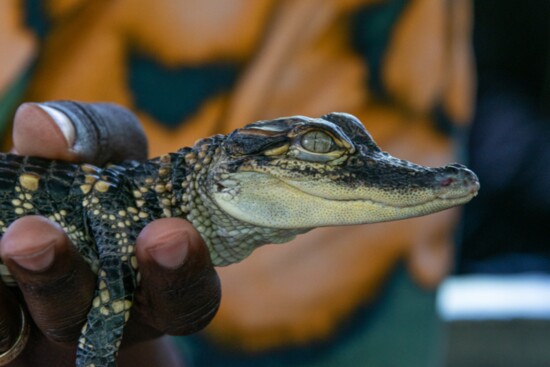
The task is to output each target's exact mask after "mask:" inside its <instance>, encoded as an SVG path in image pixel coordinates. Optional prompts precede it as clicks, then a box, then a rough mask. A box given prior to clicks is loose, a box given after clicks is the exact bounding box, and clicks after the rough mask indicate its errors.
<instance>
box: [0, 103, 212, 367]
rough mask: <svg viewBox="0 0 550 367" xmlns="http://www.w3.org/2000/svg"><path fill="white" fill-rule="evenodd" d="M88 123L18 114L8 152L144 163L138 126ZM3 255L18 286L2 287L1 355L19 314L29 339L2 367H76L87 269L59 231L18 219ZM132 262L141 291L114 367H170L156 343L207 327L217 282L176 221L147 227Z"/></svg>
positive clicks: (55, 114) (30, 107)
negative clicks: (137, 270)
mask: <svg viewBox="0 0 550 367" xmlns="http://www.w3.org/2000/svg"><path fill="white" fill-rule="evenodd" d="M52 106H55V105H52ZM88 106H90V105H88ZM96 106H97V105H96ZM73 109H74V108H73ZM77 111H78V110H77ZM98 111H99V115H100V116H99V117H101V114H102V111H101V110H99V109H96V112H98ZM104 115H105V114H104ZM75 116H76V117H75ZM89 116H90V117H91V118H90V117H88V116H84V115H71V118H72V120H75V119H76V120H78V121H77V123H76V124H73V123H71V121H70V120H68V119H67V118H66V117H67V115H64V114H60V113H59V111H56V110H52V109H51V108H48V107H46V108H44V106H43V105H42V107H40V106H39V105H37V104H25V105H23V106H21V107H20V109H19V110H18V112H17V114H16V117H15V120H14V145H15V151H16V152H17V153H18V154H22V155H34V156H41V157H45V158H50V159H63V160H69V161H75V162H80V161H87V162H90V163H95V164H104V163H105V162H107V161H112V162H116V161H120V160H123V159H140V160H142V159H145V158H146V155H147V153H146V148H145V146H146V142H145V138H144V137H143V132H142V130H141V128H140V127H139V124H138V123H137V122H136V121H135V119H133V118H130V117H129V116H125V115H124V114H123V115H119V116H116V119H112V121H109V122H108V123H104V122H103V121H98V119H97V118H96V117H97V114H93V115H89ZM91 123H93V124H95V125H94V126H95V128H92V125H90V124H91ZM79 124H80V125H79ZM128 124H130V126H129V125H128ZM83 125H84V126H83ZM98 126H99V127H98ZM98 132H99V133H98ZM121 137H122V138H121ZM103 138H106V140H104V139H103ZM0 255H1V256H2V259H3V261H4V263H5V265H6V266H7V267H8V269H9V270H10V272H11V274H12V276H13V278H14V279H15V280H16V282H17V285H18V288H9V287H7V286H5V285H4V284H2V283H1V282H0V355H1V354H2V353H3V352H5V351H7V350H8V349H10V348H11V347H12V346H13V343H14V342H15V339H16V338H17V336H18V335H19V333H20V331H21V321H20V318H19V312H20V310H19V307H20V306H19V305H23V307H24V308H25V309H26V310H27V315H30V317H29V316H27V319H28V320H29V321H30V326H31V332H30V338H29V341H28V343H27V344H26V347H25V348H24V349H23V351H22V352H21V354H20V355H19V357H17V358H16V359H15V360H14V361H13V362H12V363H11V364H9V365H10V366H36V365H42V366H47V365H52V366H65V365H67V366H69V365H74V360H75V349H76V345H77V339H78V336H79V334H80V328H81V327H82V325H83V324H84V321H85V319H86V314H87V312H88V310H89V308H90V304H91V300H92V297H93V290H94V288H95V275H94V274H93V272H92V271H91V270H90V268H89V266H88V265H87V264H86V263H85V261H84V260H83V259H82V258H81V257H80V256H79V255H78V253H77V252H76V249H75V248H74V246H73V245H72V244H71V243H70V240H69V239H68V237H67V236H66V234H65V233H64V232H63V230H62V229H61V228H60V227H59V226H58V225H56V224H54V223H53V222H50V221H49V220H47V219H45V218H42V217H37V216H28V217H23V218H21V219H19V220H17V221H15V222H14V223H13V224H12V225H11V226H10V227H9V228H8V229H7V231H6V233H5V234H4V235H3V238H2V239H1V241H0ZM136 256H137V258H138V263H139V268H140V273H141V284H140V287H139V288H138V289H137V290H136V293H135V301H134V305H133V308H132V314H131V317H130V320H129V322H128V325H127V326H126V328H125V333H124V341H123V344H122V348H121V352H120V355H119V365H120V366H124V365H126V364H128V365H132V366H142V365H143V366H150V365H155V366H162V365H170V366H173V365H175V364H176V363H177V357H175V354H174V352H173V351H171V350H170V345H169V344H168V342H167V340H166V339H165V338H161V336H162V335H163V334H165V333H169V334H178V335H182V334H189V333H193V332H195V331H198V330H200V329H202V328H203V327H204V326H206V324H208V323H209V322H210V320H211V319H212V317H213V316H214V314H215V312H216V310H217V308H218V305H219V300H220V286H219V281H218V278H217V274H216V272H215V271H214V269H213V267H212V265H211V262H210V258H209V255H208V251H207V249H206V246H205V245H204V243H203V241H202V239H201V237H200V235H199V234H198V232H197V231H196V230H195V229H194V228H193V227H192V226H191V224H189V223H188V222H186V221H184V220H181V219H175V218H167V219H161V220H157V221H154V222H152V223H150V224H149V225H148V226H147V227H145V229H144V230H143V231H142V232H141V234H140V236H139V237H138V240H137V243H136ZM144 342H145V343H144ZM137 343H140V344H139V346H135V347H134V345H135V344H137ZM0 361H2V360H1V357H0Z"/></svg>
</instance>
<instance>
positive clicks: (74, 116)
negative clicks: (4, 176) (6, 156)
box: [13, 101, 147, 166]
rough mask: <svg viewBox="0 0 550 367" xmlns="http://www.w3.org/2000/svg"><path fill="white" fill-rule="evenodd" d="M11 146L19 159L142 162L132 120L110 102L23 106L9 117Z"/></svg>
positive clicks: (139, 135) (143, 150) (139, 132)
mask: <svg viewBox="0 0 550 367" xmlns="http://www.w3.org/2000/svg"><path fill="white" fill-rule="evenodd" d="M13 142H14V147H15V150H16V152H17V153H18V154H21V155H32V156H38V157H43V158H49V159H60V160H66V161H73V162H87V163H92V164H96V165H99V166H101V165H105V164H106V163H116V162H120V161H124V160H144V159H146V158H147V140H146V138H145V133H144V131H143V128H142V127H141V124H140V123H139V121H138V120H137V118H136V116H135V115H134V114H133V113H132V112H130V111H129V110H127V109H126V108H123V107H121V106H118V105H115V104H111V103H83V102H74V101H55V102H45V103H25V104H23V105H21V106H20V107H19V109H18V110H17V112H16V114H15V118H14V127H13Z"/></svg>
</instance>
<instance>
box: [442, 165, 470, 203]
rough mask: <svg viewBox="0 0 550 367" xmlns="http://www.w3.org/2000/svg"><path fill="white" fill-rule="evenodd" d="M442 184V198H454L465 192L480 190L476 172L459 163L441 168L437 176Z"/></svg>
mask: <svg viewBox="0 0 550 367" xmlns="http://www.w3.org/2000/svg"><path fill="white" fill-rule="evenodd" d="M436 180H437V181H438V184H439V185H440V189H441V192H440V193H439V195H438V196H439V197H440V198H453V197H456V196H461V195H464V194H466V193H467V194H476V193H477V192H478V191H479V180H478V178H477V176H476V174H475V173H473V172H472V171H470V170H469V169H468V168H466V166H464V165H462V164H458V163H453V164H449V165H447V166H444V167H442V168H441V171H440V172H439V174H438V175H437V177H436Z"/></svg>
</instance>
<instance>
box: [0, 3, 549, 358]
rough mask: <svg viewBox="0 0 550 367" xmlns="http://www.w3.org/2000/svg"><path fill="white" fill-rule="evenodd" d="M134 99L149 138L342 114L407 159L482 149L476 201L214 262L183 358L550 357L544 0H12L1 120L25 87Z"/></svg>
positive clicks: (1, 70)
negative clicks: (213, 305) (201, 327)
mask: <svg viewBox="0 0 550 367" xmlns="http://www.w3.org/2000/svg"><path fill="white" fill-rule="evenodd" d="M54 99H74V100H81V101H110V102H116V103H120V104H122V105H124V106H126V107H128V108H130V109H132V110H133V111H134V112H135V113H136V114H137V115H138V116H139V117H140V119H141V121H142V122H143V124H144V127H145V130H146V132H147V135H148V137H149V139H150V155H151V156H155V155H158V154H161V153H164V152H167V151H174V150H177V149H178V148H180V147H182V146H186V145H191V144H193V142H194V141H195V140H196V139H197V138H200V137H204V136H208V135H211V134H215V133H226V132H229V131H231V130H233V129H235V128H237V127H240V126H242V125H244V124H246V123H249V122H252V121H255V120H258V119H266V118H275V117H280V116H286V115H292V114H302V115H310V116H320V115H322V114H325V113H327V112H331V111H345V112H349V113H352V114H354V115H356V116H357V117H359V118H360V119H361V120H362V121H363V123H364V124H365V126H366V127H367V129H368V130H369V131H370V132H371V134H372V135H373V136H374V138H375V140H376V141H377V143H378V144H379V145H380V146H381V147H382V148H383V149H384V150H387V151H389V152H390V153H392V155H395V156H398V157H400V158H404V159H408V160H412V161H414V162H416V163H420V164H425V165H431V166H436V165H441V164H444V163H447V162H451V161H460V162H462V163H467V164H468V165H469V166H470V167H471V168H472V169H473V170H474V171H475V172H476V173H477V174H478V175H479V178H480V181H481V192H480V195H479V196H478V197H477V198H475V199H474V200H473V201H472V203H471V204H468V205H467V206H466V207H465V209H464V210H462V211H460V210H450V211H445V212H442V213H438V214H435V215H431V216H428V217H423V218H417V219H411V220H405V221H399V222H394V223H384V224H376V225H368V226H350V227H341V228H324V229H319V230H315V231H313V232H311V233H309V234H307V235H304V236H300V237H299V238H298V239H297V240H295V241H294V243H291V244H287V245H284V246H266V247H265V248H262V249H259V250H258V251H256V253H255V254H254V255H253V256H251V257H250V258H249V259H247V260H245V261H244V262H243V263H241V264H238V265H234V266H230V267H227V268H220V269H219V273H220V277H221V280H222V287H223V301H222V306H221V308H220V311H219V313H218V315H217V316H216V318H215V320H214V321H213V322H212V324H211V325H210V326H209V327H208V328H207V329H206V330H205V331H204V332H202V333H200V334H198V335H193V336H190V337H177V338H174V343H176V345H177V346H178V348H179V349H180V350H181V356H182V360H184V361H185V363H186V365H187V366H197V367H202V366H239V367H240V366H260V367H261V366H304V367H305V366H311V367H321V366H369V367H372V366H409V367H410V366H413V367H414V366H419V367H420V366H421V367H424V366H480V367H481V366H483V367H485V366H547V365H550V349H549V348H548V347H547V346H548V344H549V343H550V276H549V275H548V274H549V272H550V226H549V223H550V190H549V188H550V168H549V167H550V2H548V1H546V0H524V1H521V2H517V1H513V0H499V1H497V0H479V1H467V0H457V1H450V0H279V1H276V0H233V1H222V0H180V1H175V0H131V1H130V0H118V1H107V0H96V1H85V0H44V1H40V0H3V1H1V2H0V127H1V131H2V134H3V135H2V136H3V137H4V147H5V149H6V150H7V149H9V145H10V124H11V119H12V117H13V113H14V111H15V109H16V108H17V106H18V105H19V104H20V103H22V102H24V101H45V100H54Z"/></svg>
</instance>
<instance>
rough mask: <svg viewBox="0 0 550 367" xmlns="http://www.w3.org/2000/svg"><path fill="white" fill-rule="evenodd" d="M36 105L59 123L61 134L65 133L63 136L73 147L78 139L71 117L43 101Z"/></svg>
mask: <svg viewBox="0 0 550 367" xmlns="http://www.w3.org/2000/svg"><path fill="white" fill-rule="evenodd" d="M36 105H37V106H38V107H40V108H41V109H42V110H43V111H44V112H46V113H47V114H48V115H49V116H50V117H51V119H52V121H53V122H54V123H55V124H56V125H57V127H58V128H59V130H60V131H61V134H63V137H64V138H65V140H66V141H67V146H68V147H72V146H73V145H74V143H75V140H76V132H75V128H74V125H73V123H72V122H71V120H70V119H69V117H68V116H67V115H65V114H64V113H63V112H61V111H59V110H56V109H55V108H52V107H49V106H46V105H43V104H41V103H37V104H36Z"/></svg>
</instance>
